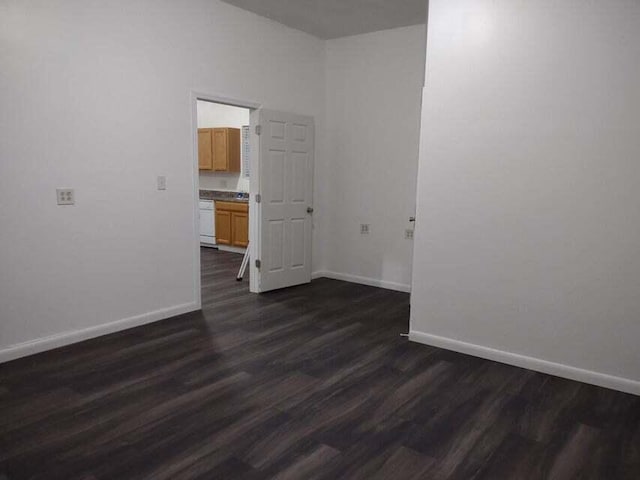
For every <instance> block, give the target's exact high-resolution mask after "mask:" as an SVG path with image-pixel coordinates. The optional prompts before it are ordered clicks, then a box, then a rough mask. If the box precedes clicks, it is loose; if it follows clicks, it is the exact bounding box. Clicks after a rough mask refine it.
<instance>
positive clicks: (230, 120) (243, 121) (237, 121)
mask: <svg viewBox="0 0 640 480" xmlns="http://www.w3.org/2000/svg"><path fill="white" fill-rule="evenodd" d="M250 112H251V111H250V110H249V109H248V108H240V107H233V106H231V105H223V104H221V103H213V102H204V101H201V100H199V101H198V128H218V127H231V128H242V127H243V126H244V125H249V114H250ZM243 161H244V159H243ZM241 170H242V169H241ZM200 188H201V189H203V190H226V191H234V192H248V191H249V177H243V176H242V172H241V173H221V172H207V171H203V170H201V171H200Z"/></svg>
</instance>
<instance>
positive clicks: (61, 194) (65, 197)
mask: <svg viewBox="0 0 640 480" xmlns="http://www.w3.org/2000/svg"><path fill="white" fill-rule="evenodd" d="M56 197H57V199H58V205H75V204H76V195H75V192H74V191H73V188H57V189H56Z"/></svg>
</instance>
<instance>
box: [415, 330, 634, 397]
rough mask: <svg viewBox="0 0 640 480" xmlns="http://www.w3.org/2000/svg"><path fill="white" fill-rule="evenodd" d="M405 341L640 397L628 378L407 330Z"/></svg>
mask: <svg viewBox="0 0 640 480" xmlns="http://www.w3.org/2000/svg"><path fill="white" fill-rule="evenodd" d="M409 340H411V341H413V342H418V343H424V344H425V345H431V346H434V347H440V348H444V349H446V350H453V351H454V352H460V353H466V354H468V355H473V356H475V357H480V358H486V359H489V360H494V361H496V362H501V363H506V364H508V365H514V366H516V367H522V368H526V369H529V370H535V371H536V372H542V373H547V374H549V375H555V376H557V377H563V378H568V379H571V380H577V381H579V382H583V383H590V384H592V385H598V386H599V387H605V388H610V389H613V390H619V391H621V392H626V393H631V394H633V395H640V382H639V381H636V380H631V379H628V378H622V377H616V376H613V375H607V374H604V373H599V372H594V371H591V370H584V369H581V368H576V367H571V366H569V365H563V364H561V363H555V362H549V361H547V360H542V359H540V358H535V357H527V356H525V355H519V354H517V353H511V352H505V351H503V350H496V349H494V348H490V347H483V346H481V345H475V344H473V343H466V342H461V341H459V340H454V339H451V338H446V337H439V336H437V335H431V334H428V333H424V332H418V331H415V330H411V331H410V332H409Z"/></svg>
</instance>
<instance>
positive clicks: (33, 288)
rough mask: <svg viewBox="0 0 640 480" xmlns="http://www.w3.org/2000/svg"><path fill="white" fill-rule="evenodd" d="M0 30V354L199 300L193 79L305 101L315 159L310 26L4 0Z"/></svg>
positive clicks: (203, 12) (320, 106)
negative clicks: (163, 185) (61, 192)
mask: <svg viewBox="0 0 640 480" xmlns="http://www.w3.org/2000/svg"><path fill="white" fill-rule="evenodd" d="M0 45H2V47H1V48H0V65H2V73H1V74H0V105H2V108H0V221H1V227H0V318H1V322H0V360H6V359H7V358H11V357H12V356H16V355H22V354H24V353H27V352H29V351H36V350H38V349H40V348H46V347H51V346H55V345H56V344H61V343H65V341H67V340H69V339H76V340H77V339H80V338H85V337H87V336H93V335H96V334H99V333H103V332H105V331H110V330H113V329H117V328H123V327H125V326H128V325H132V324H135V323H140V322H143V321H149V320H153V319H156V318H161V317H165V316H169V315H171V314H174V313H179V312H181V311H185V310H191V309H194V308H196V307H197V303H196V302H197V298H196V296H195V293H196V290H195V288H194V286H195V285H194V284H195V282H196V279H195V278H196V277H195V276H194V271H195V270H196V265H195V261H196V258H194V251H195V249H194V245H195V242H196V238H195V232H194V230H193V224H194V208H195V201H196V198H195V189H194V185H193V177H192V170H191V167H192V161H193V155H194V152H193V143H192V139H193V137H192V131H193V130H192V125H191V119H192V117H191V115H192V110H191V104H190V91H191V90H195V91H198V92H204V93H210V94H214V95H215V94H217V95H222V96H226V97H231V98H238V99H245V100H249V101H254V102H259V103H261V104H262V105H263V106H265V107H269V108H275V109H281V110H287V111H293V112H297V113H303V114H308V115H313V116H314V117H315V118H316V125H317V130H318V132H317V133H318V141H319V147H318V150H317V152H316V166H317V167H318V168H319V169H321V168H322V162H323V152H322V135H323V133H322V126H323V125H324V118H323V117H324V85H325V82H324V56H325V49H324V42H322V41H320V40H318V39H316V38H314V37H311V36H309V35H306V34H303V33H301V32H298V31H295V30H292V29H289V28H286V27H284V26H282V25H279V24H276V23H274V22H271V21H269V20H266V19H263V18H260V17H258V16H256V15H253V14H250V13H248V12H245V11H243V10H240V9H237V8H235V7H232V6H230V5H227V4H225V3H222V2H219V1H216V0H189V1H186V2H175V1H172V0H160V1H159V0H153V1H151V0H134V1H113V2H104V1H96V0H64V1H62V0H57V1H55V0H54V1H52V0H35V1H31V2H23V1H20V0H1V1H0ZM157 175H166V176H167V181H168V190H166V191H157V190H156V176H157ZM319 175H320V176H321V173H320V174H319ZM56 187H72V188H75V189H76V202H77V204H76V205H75V206H72V207H58V206H56V205H55V189H56ZM320 219H321V213H319V215H318V216H316V217H315V218H314V221H315V222H319V221H320ZM316 225H317V224H316ZM315 245H316V247H315V249H316V250H314V262H318V261H319V260H318V259H319V254H318V249H317V242H316V243H315ZM116 321H122V323H119V324H113V323H112V322H116ZM87 329H88V330H87ZM71 332H75V334H72V333H71ZM67 335H71V336H67ZM52 336H54V337H53V338H51V337H52ZM55 336H58V337H55ZM60 336H62V337H60ZM47 337H49V338H48V340H44V343H43V339H46V338H47ZM25 342H27V343H25ZM29 342H31V343H29Z"/></svg>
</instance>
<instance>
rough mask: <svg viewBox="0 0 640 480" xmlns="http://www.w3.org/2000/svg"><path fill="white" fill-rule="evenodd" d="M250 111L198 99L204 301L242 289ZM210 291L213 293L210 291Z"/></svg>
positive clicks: (246, 243) (246, 277)
mask: <svg viewBox="0 0 640 480" xmlns="http://www.w3.org/2000/svg"><path fill="white" fill-rule="evenodd" d="M251 110H252V109H251V108H249V107H243V106H237V105H231V104H226V103H221V102H216V101H211V100H205V99H200V98H198V99H196V118H197V135H198V141H197V148H198V152H197V153H198V183H199V190H198V196H199V217H200V222H199V224H200V232H199V233H200V268H201V289H202V298H203V301H206V297H208V296H210V295H209V294H210V293H212V292H215V291H220V289H222V290H225V286H226V288H227V289H237V288H242V287H241V285H236V284H235V283H236V282H243V283H246V285H245V286H244V287H245V288H248V285H249V282H250V279H249V268H248V266H247V268H246V269H245V271H243V272H240V267H241V265H242V263H243V262H242V260H243V258H244V256H245V254H246V253H247V251H248V248H249V222H250V215H251V212H250V208H249V198H250V190H251V182H250V176H251V141H250V137H251V135H250V115H251ZM209 290H211V292H209Z"/></svg>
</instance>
